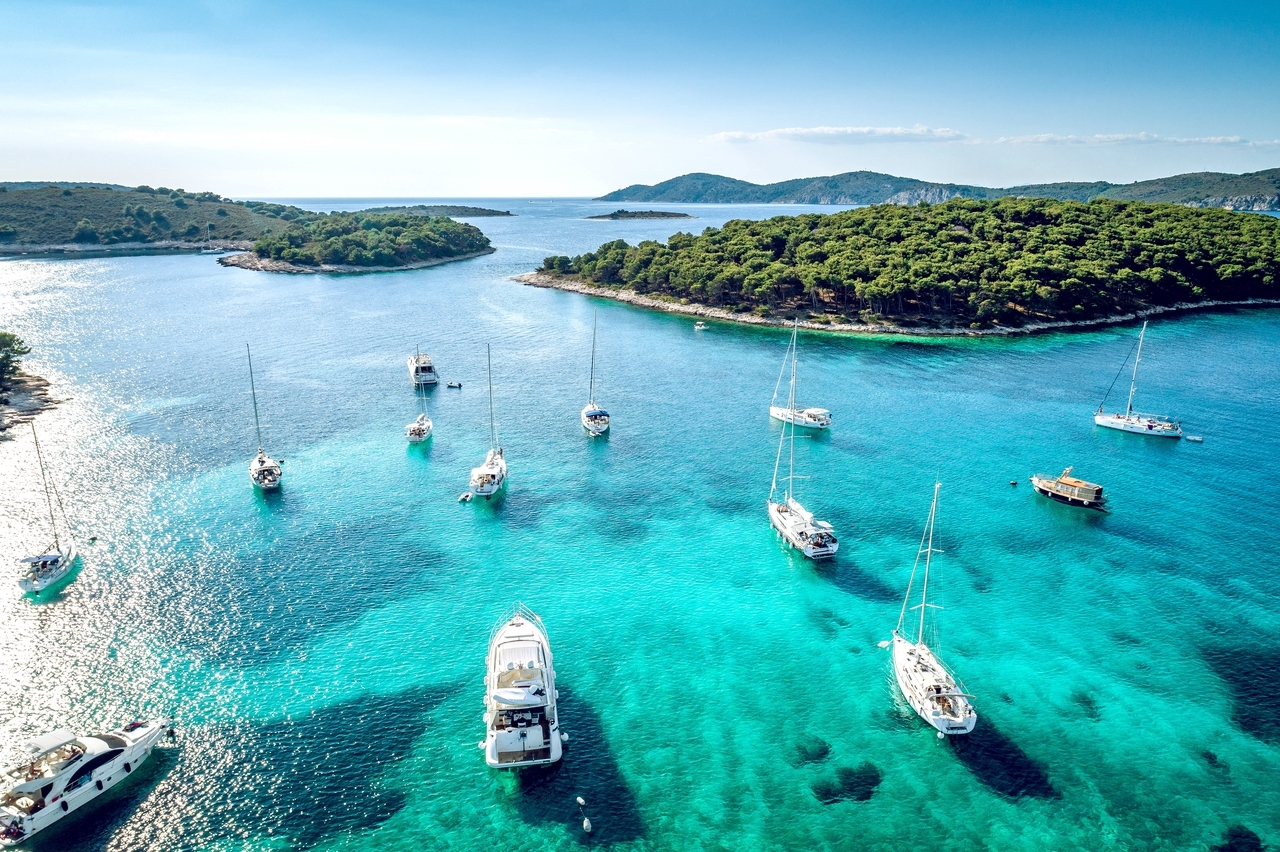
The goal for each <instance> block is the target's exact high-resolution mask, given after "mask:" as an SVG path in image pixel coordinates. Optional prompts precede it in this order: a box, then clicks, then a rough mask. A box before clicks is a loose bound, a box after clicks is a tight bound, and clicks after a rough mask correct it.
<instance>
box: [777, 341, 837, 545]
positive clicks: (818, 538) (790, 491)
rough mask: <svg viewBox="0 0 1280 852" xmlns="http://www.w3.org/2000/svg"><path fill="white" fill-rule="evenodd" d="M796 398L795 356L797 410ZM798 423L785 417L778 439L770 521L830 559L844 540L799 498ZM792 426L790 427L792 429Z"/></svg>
mask: <svg viewBox="0 0 1280 852" xmlns="http://www.w3.org/2000/svg"><path fill="white" fill-rule="evenodd" d="M795 400H796V360H795V357H794V350H793V355H792V358H791V390H790V392H789V393H788V398H787V407H788V408H789V409H792V410H794V408H795ZM796 425H797V424H796V422H795V421H794V420H784V421H783V423H782V435H781V436H780V437H779V438H778V456H777V458H776V459H775V460H774V462H773V487H772V488H770V489H769V500H768V503H767V504H766V505H767V507H768V510H769V523H770V524H772V525H773V528H774V529H775V530H777V531H778V534H779V535H781V536H782V537H783V539H784V540H785V541H786V542H787V544H788V545H789V546H791V547H794V548H796V549H798V550H799V551H800V552H801V553H803V554H804V555H805V556H807V557H809V558H810V559H830V558H831V557H833V556H835V555H836V550H837V549H838V548H839V547H840V542H839V541H837V540H836V534H835V530H834V528H833V527H832V526H831V524H829V523H827V522H826V521H819V520H817V519H816V518H814V516H813V513H812V512H810V511H808V510H807V509H805V507H804V506H802V505H801V504H800V501H799V500H797V499H796V498H795V494H794V490H795V480H796V475H795V473H796ZM788 426H789V427H790V430H788ZM784 445H788V446H789V448H790V460H789V461H788V463H787V487H786V489H785V491H784V493H783V497H782V499H781V500H778V499H776V497H777V493H778V468H779V467H780V466H781V464H782V448H783V446H784Z"/></svg>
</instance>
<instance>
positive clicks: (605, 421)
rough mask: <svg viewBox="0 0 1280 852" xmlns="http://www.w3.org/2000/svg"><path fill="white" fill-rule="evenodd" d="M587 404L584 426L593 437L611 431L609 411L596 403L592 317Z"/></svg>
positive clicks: (594, 332) (583, 416)
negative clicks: (589, 380) (589, 379)
mask: <svg viewBox="0 0 1280 852" xmlns="http://www.w3.org/2000/svg"><path fill="white" fill-rule="evenodd" d="M587 388H588V389H587V404H586V407H584V408H583V409H582V428H583V429H586V430H587V434H588V435H590V436H591V437H593V438H594V437H596V436H598V435H603V434H604V433H605V432H608V431H609V412H607V411H605V410H604V409H603V408H601V407H600V406H598V405H596V320H595V317H594V316H592V318H591V383H590V384H589V385H588V386H587Z"/></svg>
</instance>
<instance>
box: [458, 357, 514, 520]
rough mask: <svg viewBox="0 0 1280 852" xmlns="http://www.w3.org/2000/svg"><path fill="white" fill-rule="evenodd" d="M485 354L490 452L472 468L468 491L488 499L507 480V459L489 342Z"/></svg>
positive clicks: (475, 495)
mask: <svg viewBox="0 0 1280 852" xmlns="http://www.w3.org/2000/svg"><path fill="white" fill-rule="evenodd" d="M485 354H486V358H487V359H488V364H489V452H488V454H486V455H485V457H484V464H482V465H480V466H479V467H473V468H472V469H471V481H470V483H469V486H470V491H468V492H467V493H468V494H470V495H471V496H473V497H483V498H484V499H486V500H488V499H489V498H490V497H492V496H493V495H494V494H497V493H498V491H499V490H501V488H502V486H503V485H505V484H506V482H507V460H506V459H505V458H504V457H503V455H502V444H500V443H498V426H497V422H496V421H495V420H494V418H493V353H492V351H491V350H490V348H489V345H488V344H487V343H486V344H485ZM464 496H465V495H464Z"/></svg>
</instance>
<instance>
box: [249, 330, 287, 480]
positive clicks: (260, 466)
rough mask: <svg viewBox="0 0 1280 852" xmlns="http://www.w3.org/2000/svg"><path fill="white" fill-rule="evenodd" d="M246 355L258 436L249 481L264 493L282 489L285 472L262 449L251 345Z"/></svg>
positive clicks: (278, 463) (250, 463)
mask: <svg viewBox="0 0 1280 852" xmlns="http://www.w3.org/2000/svg"><path fill="white" fill-rule="evenodd" d="M244 351H245V354H246V355H248V356H249V392H250V393H251V394H253V428H254V431H255V432H257V435H258V454H257V455H256V456H254V457H253V460H252V461H250V462H249V480H250V481H251V482H252V483H253V484H254V485H255V486H257V487H258V488H261V489H262V490H263V491H270V490H272V489H274V488H279V487H280V478H281V477H282V476H284V472H283V471H282V470H281V469H280V462H278V461H276V460H275V459H273V458H271V456H269V455H267V454H266V452H264V451H263V449H262V423H261V421H259V420H258V389H257V387H256V386H255V385H254V383H253V353H251V352H250V351H249V344H247V343H246V344H245V345H244Z"/></svg>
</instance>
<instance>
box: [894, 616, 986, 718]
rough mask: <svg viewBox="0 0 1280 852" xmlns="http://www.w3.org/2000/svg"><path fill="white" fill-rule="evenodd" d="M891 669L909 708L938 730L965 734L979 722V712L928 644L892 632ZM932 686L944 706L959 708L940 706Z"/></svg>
mask: <svg viewBox="0 0 1280 852" xmlns="http://www.w3.org/2000/svg"><path fill="white" fill-rule="evenodd" d="M893 673H894V676H895V678H896V679H897V681H898V689H899V690H900V691H901V692H902V696H903V698H905V699H907V703H908V704H910V705H911V709H912V710H914V711H916V715H918V716H919V717H920V718H921V719H923V720H924V721H925V722H927V723H929V725H930V727H932V728H934V729H935V730H936V731H937V732H938V733H939V734H942V735H943V736H948V737H954V736H959V735H963V734H967V733H969V732H970V731H972V730H973V728H974V726H975V725H976V724H977V723H978V714H977V713H975V712H973V708H972V707H971V706H970V705H969V702H968V701H967V700H966V699H965V698H963V697H962V696H961V695H960V694H959V693H960V689H959V687H958V686H957V685H956V683H955V682H954V680H953V679H952V678H951V677H950V675H948V674H946V672H945V670H944V669H943V668H942V664H941V663H940V662H939V661H938V659H937V658H936V657H935V656H934V655H933V652H932V651H930V650H929V648H928V647H926V646H924V645H913V644H912V643H911V642H908V641H907V640H906V639H904V638H903V637H901V636H899V635H898V634H896V633H895V634H894V636H893ZM931 688H937V689H939V690H940V691H941V694H942V695H943V698H944V700H945V701H946V703H947V706H950V707H953V708H959V712H952V713H950V714H948V713H947V712H946V711H944V710H942V709H940V708H941V707H942V706H943V705H941V704H939V703H938V702H937V700H935V699H931V698H930V697H929V694H930V690H931Z"/></svg>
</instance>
